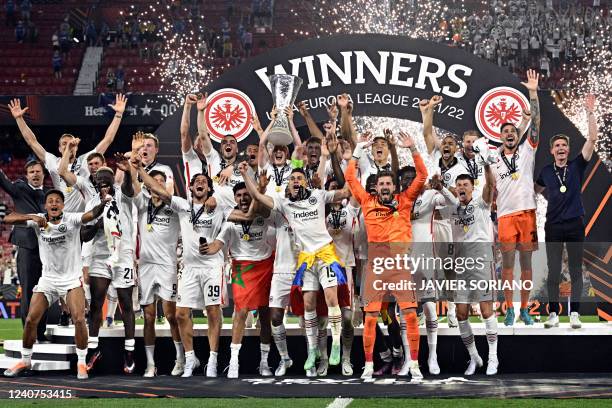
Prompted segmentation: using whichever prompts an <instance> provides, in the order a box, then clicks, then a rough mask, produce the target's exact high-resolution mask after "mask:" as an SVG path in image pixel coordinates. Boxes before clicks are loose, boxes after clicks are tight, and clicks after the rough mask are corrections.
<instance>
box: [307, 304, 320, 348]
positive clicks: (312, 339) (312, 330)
mask: <svg viewBox="0 0 612 408" xmlns="http://www.w3.org/2000/svg"><path fill="white" fill-rule="evenodd" d="M304 327H305V329H306V340H307V341H308V349H309V350H312V349H315V348H317V345H318V334H319V333H318V332H319V325H318V321H317V312H316V311H315V310H313V311H308V310H306V311H304Z"/></svg>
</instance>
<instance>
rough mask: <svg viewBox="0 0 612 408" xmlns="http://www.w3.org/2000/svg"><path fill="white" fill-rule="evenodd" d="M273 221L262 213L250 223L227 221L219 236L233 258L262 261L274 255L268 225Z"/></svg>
mask: <svg viewBox="0 0 612 408" xmlns="http://www.w3.org/2000/svg"><path fill="white" fill-rule="evenodd" d="M271 223H272V221H271V220H270V219H269V218H264V217H262V216H260V215H258V216H256V217H255V218H254V219H253V221H252V222H251V223H250V225H249V224H248V223H242V222H226V223H225V225H224V226H223V229H222V230H221V233H220V234H219V236H220V237H221V238H219V239H220V240H221V241H223V242H225V246H226V247H227V248H228V249H229V253H230V255H231V257H232V259H235V260H237V261H262V260H264V259H268V258H269V257H270V256H271V255H272V246H271V245H270V244H269V243H268V240H267V235H268V227H269V226H270V224H271Z"/></svg>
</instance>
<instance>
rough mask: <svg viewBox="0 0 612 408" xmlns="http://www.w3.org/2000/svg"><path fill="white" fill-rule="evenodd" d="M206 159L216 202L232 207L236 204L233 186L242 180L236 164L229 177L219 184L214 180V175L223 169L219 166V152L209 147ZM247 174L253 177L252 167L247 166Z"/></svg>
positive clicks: (220, 161)
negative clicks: (225, 181) (222, 183)
mask: <svg viewBox="0 0 612 408" xmlns="http://www.w3.org/2000/svg"><path fill="white" fill-rule="evenodd" d="M206 161H207V163H208V174H209V176H210V177H211V178H212V179H213V188H214V190H215V198H216V199H217V204H219V205H221V206H223V207H231V208H234V207H235V206H236V201H235V200H234V190H233V188H234V186H235V185H236V184H238V183H242V182H244V178H243V177H242V174H240V171H239V170H238V168H237V166H235V167H234V171H233V173H232V176H231V177H230V178H229V180H228V181H227V183H226V184H224V185H223V186H220V185H219V184H218V183H217V181H216V177H217V176H218V175H219V173H220V172H221V170H223V169H222V168H221V167H222V166H221V163H222V160H221V156H220V155H219V152H217V151H216V150H215V149H210V152H209V154H208V155H207V156H206ZM248 174H249V176H251V177H253V179H255V172H254V171H253V170H252V169H250V168H249V171H248Z"/></svg>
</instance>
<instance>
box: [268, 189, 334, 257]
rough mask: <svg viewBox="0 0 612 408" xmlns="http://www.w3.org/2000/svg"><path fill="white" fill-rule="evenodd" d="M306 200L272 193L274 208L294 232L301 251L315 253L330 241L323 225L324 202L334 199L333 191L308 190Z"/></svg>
mask: <svg viewBox="0 0 612 408" xmlns="http://www.w3.org/2000/svg"><path fill="white" fill-rule="evenodd" d="M310 191H311V194H310V197H308V198H307V199H306V200H299V201H291V200H289V199H288V198H285V197H282V196H280V195H279V194H276V195H273V196H272V199H273V200H274V208H275V209H277V210H279V211H280V212H282V213H283V215H284V216H285V217H287V220H288V221H289V226H291V229H292V230H293V231H294V232H295V235H296V240H297V242H298V243H299V244H300V245H301V248H302V251H304V252H308V253H315V252H316V251H317V250H319V249H321V248H322V247H324V246H325V245H327V244H329V243H330V242H332V238H331V236H330V235H329V233H328V232H327V228H326V225H325V204H327V203H330V202H332V201H333V199H334V194H335V193H334V192H333V191H325V190H318V189H315V190H310Z"/></svg>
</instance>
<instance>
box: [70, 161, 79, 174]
mask: <svg viewBox="0 0 612 408" xmlns="http://www.w3.org/2000/svg"><path fill="white" fill-rule="evenodd" d="M78 164H79V160H78V159H75V160H74V161H73V162H72V165H71V166H70V172H71V173H74V172H75V171H76V169H77V166H78Z"/></svg>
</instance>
